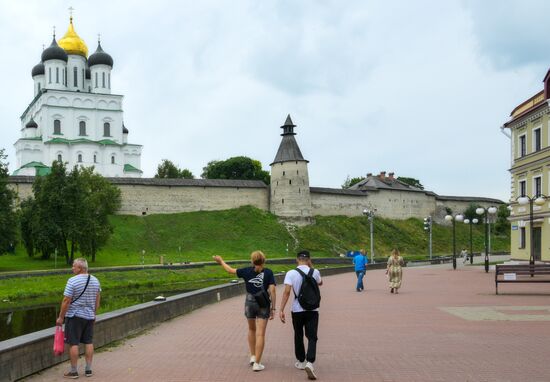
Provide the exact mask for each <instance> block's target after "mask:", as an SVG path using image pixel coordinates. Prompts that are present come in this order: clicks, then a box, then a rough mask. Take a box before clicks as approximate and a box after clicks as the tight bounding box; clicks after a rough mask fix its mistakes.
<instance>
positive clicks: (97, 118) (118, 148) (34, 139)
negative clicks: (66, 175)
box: [14, 16, 142, 178]
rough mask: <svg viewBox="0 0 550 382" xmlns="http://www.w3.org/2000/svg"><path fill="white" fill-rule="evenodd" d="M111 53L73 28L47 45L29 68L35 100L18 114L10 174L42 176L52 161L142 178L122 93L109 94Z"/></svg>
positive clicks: (70, 166)
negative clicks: (17, 135) (92, 47)
mask: <svg viewBox="0 0 550 382" xmlns="http://www.w3.org/2000/svg"><path fill="white" fill-rule="evenodd" d="M112 69H113V59H112V57H111V56H110V55H109V54H107V53H106V52H105V51H103V48H102V47H101V42H100V41H98V45H97V49H96V51H95V52H94V53H93V54H91V55H90V56H88V47H87V45H86V43H85V42H84V40H82V39H81V38H80V37H79V36H78V34H77V33H76V32H75V29H74V25H73V18H72V16H71V18H70V22H69V28H68V30H67V33H66V34H65V35H64V36H63V38H61V39H60V40H59V42H58V41H56V39H55V34H54V36H53V40H52V43H51V45H50V46H49V47H48V48H46V49H45V50H44V51H43V52H42V55H41V57H40V62H39V63H38V64H37V65H35V66H34V67H33V68H32V72H31V75H32V78H33V81H34V98H33V100H32V101H31V103H30V104H29V106H28V107H27V109H26V110H25V111H24V112H23V114H22V115H21V138H19V139H18V140H17V142H16V143H15V150H16V164H17V170H16V171H15V172H14V175H30V176H34V175H43V174H47V173H48V172H49V170H50V166H51V164H52V162H53V161H56V160H57V161H62V162H64V163H66V164H67V168H69V169H71V168H72V167H73V166H75V165H78V166H83V167H90V166H93V167H94V169H95V171H96V172H97V173H99V174H101V175H103V176H106V177H126V178H128V177H130V178H136V177H141V174H142V171H141V169H140V167H141V149H142V146H141V145H137V144H131V143H128V129H127V128H126V127H125V126H124V120H123V111H122V99H123V96H122V95H118V94H112V92H111V72H112Z"/></svg>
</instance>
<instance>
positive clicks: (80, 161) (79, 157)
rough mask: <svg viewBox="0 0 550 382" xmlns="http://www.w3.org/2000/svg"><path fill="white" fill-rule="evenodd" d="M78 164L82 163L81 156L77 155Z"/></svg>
mask: <svg viewBox="0 0 550 382" xmlns="http://www.w3.org/2000/svg"><path fill="white" fill-rule="evenodd" d="M78 163H82V154H78Z"/></svg>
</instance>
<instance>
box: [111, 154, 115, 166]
mask: <svg viewBox="0 0 550 382" xmlns="http://www.w3.org/2000/svg"><path fill="white" fill-rule="evenodd" d="M111 164H115V156H114V155H111Z"/></svg>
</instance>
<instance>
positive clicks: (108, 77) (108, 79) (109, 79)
mask: <svg viewBox="0 0 550 382" xmlns="http://www.w3.org/2000/svg"><path fill="white" fill-rule="evenodd" d="M107 85H108V86H109V89H110V88H111V73H109V74H107Z"/></svg>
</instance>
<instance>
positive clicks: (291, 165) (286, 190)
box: [270, 115, 312, 223]
mask: <svg viewBox="0 0 550 382" xmlns="http://www.w3.org/2000/svg"><path fill="white" fill-rule="evenodd" d="M295 127H296V125H295V124H293V123H292V119H290V115H288V116H287V117H286V121H285V124H284V125H283V126H281V128H282V129H283V133H282V134H281V135H282V137H283V139H282V140H281V144H280V146H279V150H277V155H275V159H274V160H273V163H271V165H270V166H271V199H270V210H271V212H272V213H274V214H275V215H277V216H279V217H281V218H283V219H288V220H291V221H295V222H302V223H306V222H309V221H310V220H311V216H312V214H311V196H310V193H309V175H308V171H307V164H308V161H307V160H305V159H304V157H303V156H302V152H301V151H300V148H299V147H298V143H297V142H296V139H294V136H295V135H296V133H295V132H294V128H295Z"/></svg>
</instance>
